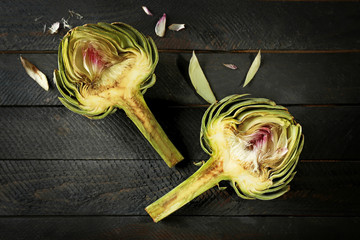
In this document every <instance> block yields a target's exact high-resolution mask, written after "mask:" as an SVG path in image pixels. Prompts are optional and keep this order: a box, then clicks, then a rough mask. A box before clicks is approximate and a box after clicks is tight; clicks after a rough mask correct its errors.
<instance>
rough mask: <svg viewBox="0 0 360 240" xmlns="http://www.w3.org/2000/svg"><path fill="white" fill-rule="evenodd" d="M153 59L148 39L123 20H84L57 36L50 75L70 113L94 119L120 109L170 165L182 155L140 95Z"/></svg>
mask: <svg viewBox="0 0 360 240" xmlns="http://www.w3.org/2000/svg"><path fill="white" fill-rule="evenodd" d="M158 59H159V57H158V51H157V48H156V46H155V43H154V41H153V40H152V39H151V38H150V37H145V36H144V35H143V34H142V33H140V32H138V31H137V30H136V29H134V28H133V27H131V26H129V25H127V24H124V23H112V24H109V23H98V24H86V25H84V26H79V27H76V28H74V29H72V30H70V31H69V32H68V33H67V34H66V35H65V36H64V38H63V39H62V41H61V43H60V46H59V51H58V67H59V70H55V71H54V78H55V81H56V86H57V88H58V90H59V92H60V93H61V95H62V98H60V101H61V102H62V103H63V104H64V105H65V106H66V107H67V108H68V109H70V110H72V111H73V112H75V113H78V114H82V115H84V116H87V117H89V118H92V119H100V118H104V117H106V116H107V115H109V114H111V113H114V112H115V111H116V109H118V108H119V109H123V110H124V111H125V112H126V114H127V116H128V117H129V118H130V119H131V120H132V121H133V122H134V123H135V124H136V126H137V127H138V129H139V130H140V131H141V132H142V134H143V135H144V136H145V137H146V139H147V140H148V141H149V142H150V143H151V145H152V146H153V147H154V148H155V150H156V151H157V152H158V153H159V155H160V156H161V157H162V158H163V159H164V160H165V162H166V163H167V164H168V165H169V166H170V167H172V166H174V165H175V164H176V163H177V162H179V161H181V160H182V159H183V157H182V155H181V154H180V153H179V151H178V150H177V149H176V148H175V146H174V145H173V144H172V143H171V141H170V140H169V139H168V137H167V136H166V134H165V132H164V131H163V129H162V128H161V126H160V125H159V124H158V122H157V121H156V119H155V117H154V116H153V114H152V113H151V111H150V109H149V108H148V106H147V105H146V103H145V101H144V98H143V94H144V93H145V91H146V89H148V88H149V87H151V86H153V85H154V83H155V80H156V77H155V74H154V70H155V67H156V65H157V63H158Z"/></svg>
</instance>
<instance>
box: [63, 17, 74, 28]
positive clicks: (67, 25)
mask: <svg viewBox="0 0 360 240" xmlns="http://www.w3.org/2000/svg"><path fill="white" fill-rule="evenodd" d="M61 23H62V24H63V26H64V28H68V29H72V26H71V25H70V24H69V23H68V21H67V20H66V19H65V18H62V19H61Z"/></svg>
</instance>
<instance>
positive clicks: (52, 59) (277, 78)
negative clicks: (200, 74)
mask: <svg viewBox="0 0 360 240" xmlns="http://www.w3.org/2000/svg"><path fill="white" fill-rule="evenodd" d="M197 55H198V58H199V61H200V64H201V65H202V67H203V70H204V72H205V74H206V76H207V78H208V80H209V82H210V84H211V86H212V88H213V90H214V93H215V95H216V96H217V98H218V99H221V98H223V97H225V96H227V95H230V94H235V93H251V94H252V95H253V96H258V97H266V98H270V99H273V100H275V101H276V102H278V103H279V104H360V96H359V94H358V93H359V92H360V81H358V76H359V74H360V70H359V68H358V66H359V65H360V53H334V54H324V53H320V54H275V53H263V54H262V65H261V67H260V69H259V71H258V73H257V75H256V76H255V78H254V80H253V81H252V82H251V83H250V84H249V85H248V86H247V87H246V88H243V87H242V84H243V82H244V79H245V76H246V73H247V71H248V69H249V67H250V64H251V62H252V60H253V58H254V57H255V55H254V54H252V53H231V54H227V53H211V54H209V53H198V54H197ZM23 56H24V57H26V58H28V59H29V60H30V61H32V62H33V63H34V64H35V65H36V66H38V68H39V69H41V70H42V71H43V72H44V73H45V74H46V75H47V76H48V79H49V83H50V91H49V92H46V91H44V90H43V89H42V88H41V87H39V86H38V85H37V84H36V83H35V81H33V80H32V79H31V78H30V77H29V76H27V75H26V73H25V70H24V69H23V68H22V66H21V64H20V60H19V55H18V54H5V55H0V79H1V80H0V81H1V83H2V87H1V88H0V105H7V106H11V105H24V106H29V105H31V106H34V105H41V106H43V105H61V103H60V102H59V100H58V99H57V97H58V96H59V93H58V92H57V90H56V87H55V85H54V83H53V82H52V71H53V70H54V68H56V67H57V60H56V54H23ZM190 57H191V56H190V53H160V62H159V64H158V67H157V69H156V74H157V83H156V84H155V86H154V87H152V88H151V89H149V90H148V92H147V93H146V94H145V98H146V100H147V101H148V102H149V103H153V105H158V104H159V105H194V104H206V102H205V101H204V100H202V99H201V98H200V97H199V96H198V95H197V94H196V93H195V91H194V88H193V87H192V85H191V83H190V79H189V77H188V64H189V60H190ZM223 63H233V64H236V65H237V66H238V67H239V69H238V70H231V69H228V68H226V67H224V66H223Z"/></svg>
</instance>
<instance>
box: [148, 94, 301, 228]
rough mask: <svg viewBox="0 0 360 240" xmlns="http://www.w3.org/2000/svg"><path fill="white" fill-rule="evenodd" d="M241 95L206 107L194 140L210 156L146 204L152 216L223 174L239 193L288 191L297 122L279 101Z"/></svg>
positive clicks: (266, 196) (255, 195)
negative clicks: (149, 203) (196, 140)
mask: <svg viewBox="0 0 360 240" xmlns="http://www.w3.org/2000/svg"><path fill="white" fill-rule="evenodd" d="M245 96H246V95H232V96H229V97H226V98H224V99H222V100H221V101H219V102H218V103H214V104H212V105H211V106H210V107H209V108H208V109H207V110H206V112H205V114H204V116H203V118H202V124H201V133H200V143H201V146H202V148H203V150H204V151H205V152H206V153H208V154H209V155H210V159H209V160H208V161H207V162H206V163H205V164H204V165H202V167H201V168H200V169H199V170H198V171H197V172H195V173H194V174H193V175H192V176H190V177H189V178H188V179H187V180H185V181H184V182H183V183H181V184H180V185H179V186H177V187H176V188H174V189H173V190H172V191H170V192H169V193H167V194H166V195H165V196H163V197H162V198H160V199H159V200H157V201H156V202H154V203H152V204H151V205H149V206H148V207H147V208H146V211H147V212H148V213H149V215H150V216H151V217H152V218H153V220H154V221H155V222H158V221H160V220H161V219H163V218H165V217H166V216H168V215H169V214H171V213H172V212H174V211H176V210H177V209H179V208H180V207H182V206H184V205H185V204H186V203H188V202H190V201H191V200H192V199H194V198H195V197H197V196H198V195H200V194H201V193H203V192H205V191H206V190H208V189H210V188H212V187H214V186H216V185H217V184H218V183H219V182H220V181H223V180H227V181H230V184H231V186H232V187H233V188H234V190H235V192H236V193H237V195H238V196H240V197H242V198H244V199H261V200H271V199H274V198H277V197H279V196H281V195H283V194H284V193H286V192H287V191H289V189H290V188H289V182H290V181H291V180H292V179H293V177H294V175H295V172H294V169H295V167H296V165H297V162H298V159H299V155H300V153H301V150H302V147H303V139H304V138H303V135H302V129H301V126H300V124H298V123H296V121H295V120H294V118H293V116H292V115H291V114H290V113H289V112H288V110H287V109H286V108H285V107H282V106H279V105H276V103H275V102H273V101H271V100H268V99H265V98H248V97H245Z"/></svg>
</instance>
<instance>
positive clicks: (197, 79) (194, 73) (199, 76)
mask: <svg viewBox="0 0 360 240" xmlns="http://www.w3.org/2000/svg"><path fill="white" fill-rule="evenodd" d="M189 76H190V80H191V83H192V84H193V86H194V88H195V90H196V92H197V93H198V94H199V95H200V96H201V97H202V98H203V99H205V100H206V101H207V102H208V103H215V102H216V98H215V96H214V93H213V92H212V90H211V88H210V85H209V82H208V80H207V79H206V77H205V74H204V72H203V70H202V69H201V66H200V64H199V61H198V59H197V57H196V55H195V51H193V55H192V57H191V59H190V64H189Z"/></svg>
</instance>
